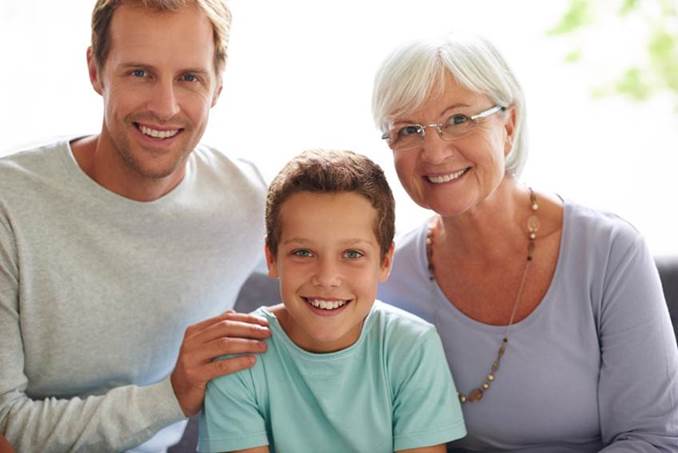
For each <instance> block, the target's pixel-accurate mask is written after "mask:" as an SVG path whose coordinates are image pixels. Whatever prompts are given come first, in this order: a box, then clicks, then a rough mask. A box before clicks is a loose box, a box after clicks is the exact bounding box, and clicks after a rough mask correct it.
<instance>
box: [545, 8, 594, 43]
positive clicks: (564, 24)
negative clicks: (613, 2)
mask: <svg viewBox="0 0 678 453" xmlns="http://www.w3.org/2000/svg"><path fill="white" fill-rule="evenodd" d="M592 16H593V13H592V5H591V0H570V7H569V8H568V10H567V11H566V12H565V14H564V15H563V17H562V18H561V19H560V22H558V24H557V25H556V26H555V27H553V28H552V29H551V30H549V31H548V32H547V34H548V35H564V34H567V33H572V32H573V31H575V30H577V29H580V28H582V27H584V26H585V25H587V24H589V23H590V22H591V21H592Z"/></svg>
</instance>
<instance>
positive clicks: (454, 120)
mask: <svg viewBox="0 0 678 453" xmlns="http://www.w3.org/2000/svg"><path fill="white" fill-rule="evenodd" d="M468 120H470V118H469V117H468V116H466V115H461V114H459V115H452V116H451V117H449V118H448V119H447V123H446V124H447V125H448V126H456V125H458V124H464V123H466V122H467V121H468Z"/></svg>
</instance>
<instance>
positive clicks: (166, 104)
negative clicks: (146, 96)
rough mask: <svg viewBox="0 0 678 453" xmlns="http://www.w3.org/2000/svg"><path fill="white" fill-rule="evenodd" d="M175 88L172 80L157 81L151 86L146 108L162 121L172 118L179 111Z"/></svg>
mask: <svg viewBox="0 0 678 453" xmlns="http://www.w3.org/2000/svg"><path fill="white" fill-rule="evenodd" d="M176 89H177V87H176V86H175V85H174V81H173V80H160V81H158V82H157V83H156V84H155V86H154V87H153V91H152V93H151V99H150V100H149V102H148V110H149V111H150V112H151V113H153V114H154V115H155V116H157V117H158V119H160V120H162V121H168V120H170V119H172V118H173V117H174V116H175V115H176V114H177V113H179V102H178V99H177V93H176Z"/></svg>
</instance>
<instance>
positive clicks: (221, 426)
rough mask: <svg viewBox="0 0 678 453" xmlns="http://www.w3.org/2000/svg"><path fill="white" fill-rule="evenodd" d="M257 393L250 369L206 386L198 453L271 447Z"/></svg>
mask: <svg viewBox="0 0 678 453" xmlns="http://www.w3.org/2000/svg"><path fill="white" fill-rule="evenodd" d="M258 363H259V361H257V364H258ZM255 367H256V365H255ZM254 389H255V387H254V381H253V378H252V370H250V369H248V370H243V371H240V372H238V373H233V374H229V375H226V376H221V377H218V378H216V379H213V380H212V381H210V383H209V384H207V392H206V393H205V405H204V408H203V411H202V413H201V414H200V421H199V436H198V451H201V452H203V451H204V452H216V451H235V450H244V449H246V448H253V447H261V446H265V445H268V444H269V441H268V436H267V435H266V423H265V419H264V415H263V414H262V412H261V411H260V410H259V405H258V401H257V397H256V392H255V390H254Z"/></svg>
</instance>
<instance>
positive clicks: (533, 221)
mask: <svg viewBox="0 0 678 453" xmlns="http://www.w3.org/2000/svg"><path fill="white" fill-rule="evenodd" d="M529 190H530V210H531V211H532V214H530V216H529V217H528V218H527V240H528V242H527V260H526V261H525V268H524V269H523V275H522V277H521V279H520V286H519V287H518V292H517V293H516V300H515V302H513V309H512V310H511V317H510V318H509V322H508V324H507V325H506V330H505V331H504V337H503V338H502V339H501V342H500V343H499V350H497V358H496V359H495V360H494V362H492V365H491V366H490V372H489V373H488V374H487V376H485V380H484V381H483V383H482V384H481V385H480V386H479V387H476V388H475V389H473V390H471V391H470V392H469V393H468V394H464V393H461V392H459V401H460V402H461V403H462V404H463V403H473V402H476V401H480V400H481V399H483V396H484V395H485V393H486V392H487V391H488V390H489V389H490V386H491V385H492V383H493V382H494V380H495V379H496V377H497V371H498V370H499V364H500V363H501V359H502V357H504V353H505V352H506V347H507V346H508V342H509V329H510V328H511V326H512V325H513V320H514V318H515V316H516V311H517V309H518V305H520V299H521V297H522V295H523V289H524V288H525V282H526V281H527V272H528V270H529V269H530V264H531V263H532V257H533V256H534V247H535V246H534V244H535V241H536V239H537V231H538V230H539V219H538V218H537V210H538V209H539V204H538V203H537V195H535V193H534V191H533V190H532V188H530V189H529ZM426 254H427V257H428V269H429V272H430V278H431V280H435V277H434V273H433V261H432V257H433V227H432V226H431V227H429V229H428V234H427V236H426Z"/></svg>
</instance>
